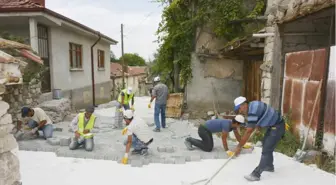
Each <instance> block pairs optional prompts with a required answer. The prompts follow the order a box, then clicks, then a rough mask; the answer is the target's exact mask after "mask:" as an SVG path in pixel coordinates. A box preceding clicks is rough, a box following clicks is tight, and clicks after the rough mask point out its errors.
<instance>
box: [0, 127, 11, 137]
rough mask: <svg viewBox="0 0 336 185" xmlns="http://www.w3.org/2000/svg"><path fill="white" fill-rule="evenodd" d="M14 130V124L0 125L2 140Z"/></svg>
mask: <svg viewBox="0 0 336 185" xmlns="http://www.w3.org/2000/svg"><path fill="white" fill-rule="evenodd" d="M13 128H14V125H13V124H7V125H2V124H0V139H1V138H3V137H5V136H6V135H8V134H9V133H10V132H11V131H12V130H13Z"/></svg>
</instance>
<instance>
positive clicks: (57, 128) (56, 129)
mask: <svg viewBox="0 0 336 185" xmlns="http://www.w3.org/2000/svg"><path fill="white" fill-rule="evenodd" d="M54 131H56V132H62V131H63V128H60V127H55V126H54Z"/></svg>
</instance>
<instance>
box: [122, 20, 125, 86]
mask: <svg viewBox="0 0 336 185" xmlns="http://www.w3.org/2000/svg"><path fill="white" fill-rule="evenodd" d="M121 62H122V88H123V89H124V88H125V61H124V25H123V24H121Z"/></svg>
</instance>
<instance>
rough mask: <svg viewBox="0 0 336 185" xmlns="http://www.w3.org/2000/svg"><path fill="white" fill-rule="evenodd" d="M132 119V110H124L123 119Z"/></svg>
mask: <svg viewBox="0 0 336 185" xmlns="http://www.w3.org/2000/svg"><path fill="white" fill-rule="evenodd" d="M132 118H133V111H132V110H126V111H125V112H124V119H132Z"/></svg>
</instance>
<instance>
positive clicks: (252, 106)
mask: <svg viewBox="0 0 336 185" xmlns="http://www.w3.org/2000/svg"><path fill="white" fill-rule="evenodd" d="M234 105H235V111H236V112H239V114H243V115H246V116H247V122H248V123H247V125H246V127H247V129H246V132H245V134H244V136H243V137H242V139H241V140H240V142H239V144H238V146H237V147H236V149H235V151H234V152H235V155H239V153H240V151H241V148H242V146H244V144H245V143H246V141H248V139H249V138H250V136H251V134H252V132H253V131H254V130H255V129H257V130H258V131H259V129H260V128H267V131H266V133H265V136H264V139H263V142H262V143H263V148H262V154H261V159H260V162H259V165H258V166H257V167H256V168H255V169H254V171H253V172H252V173H251V174H250V175H248V176H245V179H247V180H248V181H259V180H260V176H261V173H262V172H263V171H269V172H274V166H273V151H274V149H275V147H276V145H277V144H278V143H279V141H280V140H281V138H282V137H283V136H284V134H285V122H284V120H283V118H282V116H281V114H280V113H279V112H278V111H276V110H275V109H274V108H272V107H270V106H269V105H267V104H265V103H263V102H261V101H252V102H250V103H248V102H247V99H246V98H245V97H241V96H240V97H238V98H236V99H235V100H234Z"/></svg>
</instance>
